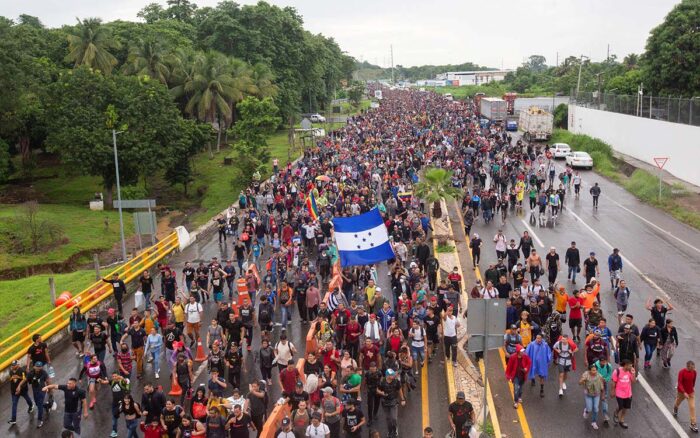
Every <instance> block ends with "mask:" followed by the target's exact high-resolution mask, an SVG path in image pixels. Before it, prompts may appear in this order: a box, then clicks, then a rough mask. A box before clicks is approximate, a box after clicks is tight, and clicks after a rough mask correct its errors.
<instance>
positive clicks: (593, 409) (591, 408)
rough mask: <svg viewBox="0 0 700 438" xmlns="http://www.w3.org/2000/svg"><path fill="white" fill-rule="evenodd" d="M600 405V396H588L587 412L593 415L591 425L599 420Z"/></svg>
mask: <svg viewBox="0 0 700 438" xmlns="http://www.w3.org/2000/svg"><path fill="white" fill-rule="evenodd" d="M599 404H600V394H597V395H588V394H586V411H588V412H590V413H591V423H595V422H596V420H597V419H598V405H599Z"/></svg>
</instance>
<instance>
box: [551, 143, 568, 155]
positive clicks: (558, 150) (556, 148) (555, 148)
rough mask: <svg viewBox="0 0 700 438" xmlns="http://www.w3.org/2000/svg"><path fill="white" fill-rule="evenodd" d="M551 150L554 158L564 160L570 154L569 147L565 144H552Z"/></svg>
mask: <svg viewBox="0 0 700 438" xmlns="http://www.w3.org/2000/svg"><path fill="white" fill-rule="evenodd" d="M551 150H552V156H553V157H554V158H566V156H567V155H569V154H570V153H571V146H569V145H568V144H566V143H554V144H553V145H552V147H551Z"/></svg>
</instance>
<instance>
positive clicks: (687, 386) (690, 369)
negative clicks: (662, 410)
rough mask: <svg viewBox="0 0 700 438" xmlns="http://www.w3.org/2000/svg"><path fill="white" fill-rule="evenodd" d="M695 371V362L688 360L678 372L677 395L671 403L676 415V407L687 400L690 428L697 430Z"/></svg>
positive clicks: (675, 415)
mask: <svg viewBox="0 0 700 438" xmlns="http://www.w3.org/2000/svg"><path fill="white" fill-rule="evenodd" d="M696 378H697V371H695V362H693V361H692V360H689V361H688V363H686V364H685V368H683V369H682V370H680V371H679V372H678V395H677V396H676V402H675V403H674V404H673V416H674V417H677V416H678V407H679V406H680V405H681V403H683V400H688V411H690V430H692V431H693V432H695V433H697V432H698V421H697V418H696V417H695V379H696Z"/></svg>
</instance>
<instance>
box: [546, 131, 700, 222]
mask: <svg viewBox="0 0 700 438" xmlns="http://www.w3.org/2000/svg"><path fill="white" fill-rule="evenodd" d="M551 142H552V143H567V144H568V145H569V146H571V149H573V150H575V151H585V152H588V153H589V154H590V155H591V157H592V158H593V169H594V170H595V171H596V172H598V173H600V174H601V175H603V176H605V177H607V178H609V179H611V180H612V181H615V182H616V183H618V184H620V185H621V186H622V187H624V188H625V189H626V190H627V191H628V192H630V193H632V194H633V195H634V196H636V197H637V198H638V199H639V200H641V201H643V202H646V203H647V204H650V205H653V206H655V207H657V208H659V209H661V210H663V211H665V212H667V213H669V214H670V215H672V216H673V217H674V218H676V219H678V220H679V221H681V222H683V223H686V224H688V225H690V226H692V227H694V228H697V229H700V211H698V210H697V209H695V208H693V206H692V205H691V204H690V203H689V202H685V201H687V200H688V199H689V197H690V196H691V194H690V193H688V192H687V191H685V190H684V189H683V187H680V186H676V185H669V184H666V183H663V184H662V186H661V198H659V179H658V177H657V176H656V175H654V174H652V173H650V172H648V171H646V170H643V169H635V170H634V171H633V172H632V173H631V174H630V175H627V174H626V173H625V172H624V171H623V170H624V168H623V166H622V163H621V162H620V160H618V159H617V158H615V156H614V154H613V149H612V147H611V146H610V145H609V144H607V143H605V142H604V141H602V140H600V139H597V138H593V137H590V136H588V135H581V134H573V133H571V132H569V131H567V130H564V129H555V131H554V134H553V135H552V139H551Z"/></svg>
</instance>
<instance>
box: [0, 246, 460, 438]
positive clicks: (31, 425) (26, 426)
mask: <svg viewBox="0 0 700 438" xmlns="http://www.w3.org/2000/svg"><path fill="white" fill-rule="evenodd" d="M231 245H232V243H231V240H229V242H228V245H222V244H219V243H218V238H217V235H216V233H214V234H212V235H210V236H207V237H205V238H204V239H202V240H198V241H197V242H195V243H194V244H193V245H191V246H190V247H188V248H187V249H185V251H183V252H182V253H179V254H176V255H175V256H174V257H173V258H172V259H171V260H170V262H169V264H170V266H171V267H172V268H173V269H174V270H175V271H176V272H177V273H178V280H179V279H180V276H181V274H180V272H181V271H182V267H183V266H184V264H185V262H186V261H192V262H193V266H196V264H197V263H198V262H199V261H205V262H208V261H210V260H211V258H212V257H215V256H216V257H219V260H225V259H226V258H228V257H229V255H230V253H231V248H232V247H231ZM378 271H379V272H378V274H379V279H380V284H379V285H380V286H381V288H382V293H383V294H385V295H386V296H387V297H389V295H388V294H389V293H390V287H389V277H388V271H387V266H386V263H382V264H381V265H380V266H379V269H378ZM156 286H158V285H156ZM155 290H160V289H159V288H158V287H156V289H155ZM225 295H226V294H225ZM133 304H134V301H133V297H130V298H129V300H128V301H127V302H125V303H124V309H130V308H132V307H133ZM256 307H257V306H256ZM293 307H294V313H293V318H292V321H293V322H292V323H291V324H290V325H289V326H288V328H287V333H288V336H289V339H290V340H291V342H292V343H294V345H295V346H296V347H297V349H298V351H299V352H300V353H302V352H303V351H304V347H305V339H306V333H307V330H308V325H303V324H301V322H300V319H299V316H298V314H297V313H296V306H293ZM278 313H279V312H278ZM215 315H216V308H215V306H214V304H213V303H212V302H209V301H208V302H207V303H206V304H205V305H204V317H203V319H202V321H203V329H202V333H204V328H205V327H206V325H208V322H209V321H211V319H213V318H214V317H215ZM275 316H276V318H278V320H279V314H277V315H275ZM205 324H206V325H205ZM279 330H280V328H276V329H275V332H276V333H275V335H276V337H277V336H278V335H279ZM253 340H254V342H253V353H255V352H256V351H257V349H258V348H259V343H260V334H259V331H258V329H257V328H256V332H255V334H254V336H253ZM127 342H129V341H128V340H127ZM205 350H206V347H205ZM205 352H206V351H205ZM193 353H194V352H193ZM51 356H52V364H53V365H54V367H55V369H56V374H57V378H56V379H55V381H56V382H58V383H64V382H65V381H66V380H67V379H68V378H69V377H72V376H75V377H77V376H78V373H79V372H80V367H81V361H80V360H79V359H78V357H77V356H76V355H75V350H74V349H73V347H72V346H71V345H70V344H69V343H68V342H63V343H60V344H58V345H57V346H55V347H54V348H52V349H51ZM299 357H301V355H298V357H297V359H298V358H299ZM205 364H206V362H203V363H202V364H199V363H197V362H195V364H194V369H195V374H196V377H197V378H196V381H195V383H194V385H193V388H196V387H197V386H198V385H199V384H200V383H206V380H207V379H208V373H207V371H206V365H205ZM106 366H107V372H108V373H111V371H112V370H113V369H114V362H113V359H112V358H111V357H109V354H108V357H107V359H106ZM144 366H145V369H144V378H143V380H141V381H136V379H134V381H132V394H133V395H134V396H135V399H136V400H137V401H140V400H141V393H142V388H143V383H144V382H146V381H151V382H155V381H156V379H155V377H154V371H153V369H152V367H151V365H150V364H145V365H144ZM443 367H444V366H443V365H441V364H440V362H439V361H437V360H436V361H434V362H433V363H432V364H430V365H429V372H428V373H427V376H428V381H427V382H426V383H425V384H420V385H418V388H417V389H416V390H415V391H413V392H411V393H410V395H409V396H408V399H407V404H406V406H405V407H404V408H400V409H399V416H398V419H399V430H400V433H401V436H420V433H421V431H422V429H423V428H424V427H425V426H427V425H429V424H432V427H433V429H435V430H436V432H437V433H436V436H441V437H443V436H445V434H446V433H447V431H448V428H449V424H448V423H447V419H446V412H447V392H446V391H444V387H445V371H444V368H443ZM165 368H167V365H165ZM165 368H164V369H163V370H162V372H161V375H160V379H159V380H158V381H157V384H160V385H162V386H163V389H164V392H165V393H166V394H167V392H168V391H169V390H170V381H169V378H168V374H169V373H168V372H166V371H165ZM423 375H424V376H425V375H426V373H423ZM259 379H260V371H259V369H258V366H257V364H256V363H254V362H253V356H252V355H251V354H250V353H244V370H243V373H242V381H243V382H242V383H243V385H242V391H243V392H244V393H246V391H245V389H246V388H247V387H248V386H247V385H248V383H249V382H251V381H252V380H259ZM81 386H83V387H85V385H84V382H83V383H81ZM424 389H427V392H428V398H427V400H428V402H429V403H430V404H429V417H428V416H426V417H427V418H424V416H423V415H422V405H423V402H424V401H425V400H423V399H424V398H423V397H422V393H423V390H424ZM9 392H10V391H9V385H2V387H1V388H0V400H2V403H0V412H1V413H2V418H4V419H6V420H9V419H10V413H11V401H10V399H11V397H10V394H9ZM30 394H31V391H30ZM225 394H226V395H227V396H228V395H230V389H229V390H228V391H227V392H225ZM279 397H280V389H279V384H278V379H277V371H273V385H272V388H271V392H270V397H269V398H270V406H269V408H270V410H271V409H272V408H273V407H274V403H275V401H276V400H277V399H279ZM111 400H112V395H111V393H110V392H109V389H108V388H107V387H104V386H103V387H102V388H100V389H99V391H98V393H97V405H96V407H95V409H94V410H91V411H90V413H89V418H87V419H83V421H82V431H81V432H82V436H85V437H98V436H105V437H106V436H109V434H110V432H111V424H112V416H111V411H110V407H111ZM56 401H57V402H58V410H57V411H55V412H53V413H52V415H51V417H50V419H49V420H48V421H47V422H46V423H45V424H44V426H43V428H42V429H36V424H37V420H36V414H33V415H32V416H29V415H27V406H26V404H25V402H24V400H20V404H19V408H18V414H17V425H15V426H9V425H6V424H5V425H3V426H2V427H3V429H2V432H0V436H3V437H20V436H21V437H29V436H32V437H34V436H39V433H41V434H43V435H45V436H51V437H54V436H59V435H60V432H61V431H62V418H63V403H62V402H63V395H62V393H61V392H60V391H57V394H56ZM363 406H364V408H363V411H364V412H365V413H366V412H367V410H366V404H363ZM6 420H5V421H6ZM424 423H426V424H425V425H424ZM373 427H374V428H376V429H377V430H379V431H380V433H381V434H382V436H385V435H386V425H385V420H384V418H383V414H382V411H381V410H380V411H379V418H378V419H377V421H376V422H375V424H374V426H373ZM118 432H119V436H126V427H125V423H124V420H123V419H120V420H119V430H118ZM139 435H140V436H141V435H142V433H140V432H139ZM252 436H255V435H254V434H253V433H251V437H252Z"/></svg>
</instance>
